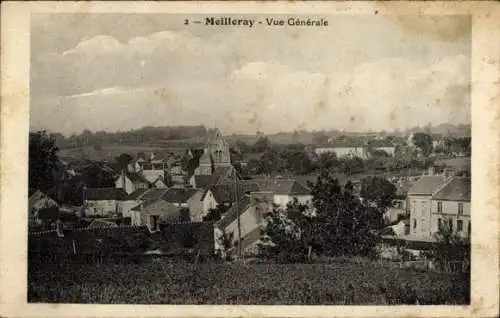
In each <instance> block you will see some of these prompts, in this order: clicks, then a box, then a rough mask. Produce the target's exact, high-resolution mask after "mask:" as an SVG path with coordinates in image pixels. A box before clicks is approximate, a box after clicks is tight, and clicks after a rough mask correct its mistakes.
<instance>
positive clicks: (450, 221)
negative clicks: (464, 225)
mask: <svg viewBox="0 0 500 318" xmlns="http://www.w3.org/2000/svg"><path fill="white" fill-rule="evenodd" d="M448 226H449V228H450V232H453V220H451V219H450V220H448Z"/></svg>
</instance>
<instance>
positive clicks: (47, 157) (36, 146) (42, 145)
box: [28, 131, 59, 191]
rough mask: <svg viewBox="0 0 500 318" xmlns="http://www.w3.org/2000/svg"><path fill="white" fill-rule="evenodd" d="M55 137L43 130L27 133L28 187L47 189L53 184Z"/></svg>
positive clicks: (55, 156)
mask: <svg viewBox="0 0 500 318" xmlns="http://www.w3.org/2000/svg"><path fill="white" fill-rule="evenodd" d="M58 150H59V148H58V147H57V146H56V145H55V139H54V138H53V137H52V136H49V135H47V133H46V132H45V131H38V132H33V133H30V134H29V153H28V156H29V162H28V166H29V168H28V170H29V179H28V186H29V188H30V189H40V190H42V191H45V190H48V189H50V188H52V187H53V186H54V177H53V173H54V171H55V169H56V167H57V160H58V159H57V152H58Z"/></svg>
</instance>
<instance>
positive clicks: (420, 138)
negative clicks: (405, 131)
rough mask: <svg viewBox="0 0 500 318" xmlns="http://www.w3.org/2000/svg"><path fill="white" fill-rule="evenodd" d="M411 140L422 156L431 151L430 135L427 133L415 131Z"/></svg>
mask: <svg viewBox="0 0 500 318" xmlns="http://www.w3.org/2000/svg"><path fill="white" fill-rule="evenodd" d="M412 141H413V144H414V145H415V146H416V147H417V148H418V149H420V151H421V152H422V154H423V155H424V156H428V155H429V154H430V153H431V152H432V137H431V136H430V135H429V134H426V133H422V132H417V133H415V134H414V135H413V140H412Z"/></svg>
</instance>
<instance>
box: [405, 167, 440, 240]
mask: <svg viewBox="0 0 500 318" xmlns="http://www.w3.org/2000/svg"><path fill="white" fill-rule="evenodd" d="M446 181H447V180H446V178H445V177H444V176H422V177H421V178H420V179H419V180H418V181H417V182H416V183H415V184H413V186H412V187H411V188H410V190H409V191H408V204H409V207H410V236H412V237H413V238H415V239H423V240H429V239H430V238H431V237H432V228H433V227H432V217H431V199H432V196H433V195H434V193H435V192H436V191H437V190H439V189H440V188H441V187H442V186H443V185H444V184H445V183H446Z"/></svg>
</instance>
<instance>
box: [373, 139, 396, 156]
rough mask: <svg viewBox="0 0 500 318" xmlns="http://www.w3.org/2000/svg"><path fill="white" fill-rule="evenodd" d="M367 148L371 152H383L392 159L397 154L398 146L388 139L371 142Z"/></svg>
mask: <svg viewBox="0 0 500 318" xmlns="http://www.w3.org/2000/svg"><path fill="white" fill-rule="evenodd" d="M367 147H368V149H371V150H376V151H383V152H385V153H387V154H388V155H389V156H391V157H392V156H394V153H395V152H396V146H395V145H394V144H393V143H392V142H391V141H390V140H387V139H374V140H370V141H369V142H368V143H367ZM368 155H369V154H368Z"/></svg>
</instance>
